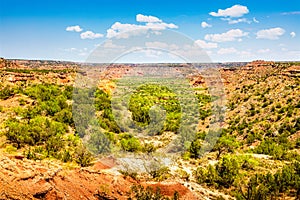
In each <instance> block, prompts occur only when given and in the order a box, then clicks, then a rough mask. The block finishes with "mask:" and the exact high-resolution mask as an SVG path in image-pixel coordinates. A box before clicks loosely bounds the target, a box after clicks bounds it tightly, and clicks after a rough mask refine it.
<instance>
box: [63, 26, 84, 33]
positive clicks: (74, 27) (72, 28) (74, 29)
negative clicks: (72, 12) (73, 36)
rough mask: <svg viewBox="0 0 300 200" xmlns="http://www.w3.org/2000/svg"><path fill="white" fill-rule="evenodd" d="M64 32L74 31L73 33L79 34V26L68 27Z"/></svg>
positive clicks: (80, 29)
mask: <svg viewBox="0 0 300 200" xmlns="http://www.w3.org/2000/svg"><path fill="white" fill-rule="evenodd" d="M66 31H75V32H81V31H82V28H80V26H78V25H76V26H68V27H67V28H66Z"/></svg>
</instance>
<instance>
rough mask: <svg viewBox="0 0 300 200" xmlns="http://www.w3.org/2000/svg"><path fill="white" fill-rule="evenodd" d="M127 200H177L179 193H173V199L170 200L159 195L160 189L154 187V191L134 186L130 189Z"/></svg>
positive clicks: (149, 188)
mask: <svg viewBox="0 0 300 200" xmlns="http://www.w3.org/2000/svg"><path fill="white" fill-rule="evenodd" d="M129 196H130V197H129V198H128V200H140V199H145V200H146V199H147V200H178V199H179V193H178V192H177V191H174V195H173V197H172V198H171V199H170V198H168V197H166V196H164V195H162V194H161V191H160V188H159V187H156V189H153V188H152V187H149V186H148V187H146V188H144V186H142V185H134V186H132V187H131V190H130V193H129Z"/></svg>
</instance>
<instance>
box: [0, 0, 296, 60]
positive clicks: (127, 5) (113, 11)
mask: <svg viewBox="0 0 300 200" xmlns="http://www.w3.org/2000/svg"><path fill="white" fill-rule="evenodd" d="M0 7H1V11H0V27H1V29H0V30H1V31H0V56H1V57H5V58H25V59H53V60H71V61H85V60H86V58H87V56H88V55H89V54H90V52H92V51H93V50H94V49H95V48H96V47H97V45H98V44H101V43H103V42H104V41H106V40H107V39H110V38H111V37H113V36H116V35H117V34H118V33H122V32H123V31H127V30H132V29H135V28H139V27H142V28H151V26H153V25H155V26H158V27H159V29H170V30H175V31H177V32H180V33H182V34H184V35H186V36H188V37H190V38H191V39H192V40H194V41H195V43H197V44H198V45H199V46H200V47H202V48H203V49H204V50H205V51H206V52H207V53H208V55H209V56H210V58H211V60H212V61H214V62H226V61H251V60H255V59H265V60H300V26H299V25H300V3H299V0H265V1H264V0H261V1H258V0H251V1H233V0H210V1H208V0H202V1H200V0H198V1H196V0H185V1H162V0H159V1H158V0H151V1H146V0H140V1H137V0H122V1H114V0H110V1H108V0H106V1H94V0H89V1H83V0H78V1H69V0H66V1H58V0H44V1H40V0H27V1H24V0H19V1H17V0H0Z"/></svg>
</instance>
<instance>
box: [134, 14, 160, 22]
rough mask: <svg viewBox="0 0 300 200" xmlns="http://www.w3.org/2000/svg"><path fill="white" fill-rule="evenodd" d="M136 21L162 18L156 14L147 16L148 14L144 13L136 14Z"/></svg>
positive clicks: (151, 20)
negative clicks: (155, 15)
mask: <svg viewBox="0 0 300 200" xmlns="http://www.w3.org/2000/svg"><path fill="white" fill-rule="evenodd" d="M136 21H137V22H152V23H154V22H162V21H161V20H160V19H158V18H157V17H154V16H150V15H149V16H146V15H142V14H137V15H136Z"/></svg>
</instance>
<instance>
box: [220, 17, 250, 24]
mask: <svg viewBox="0 0 300 200" xmlns="http://www.w3.org/2000/svg"><path fill="white" fill-rule="evenodd" d="M222 20H223V21H228V24H238V23H241V22H244V23H248V24H250V23H251V22H250V21H249V20H247V19H246V18H240V19H231V18H222Z"/></svg>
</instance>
